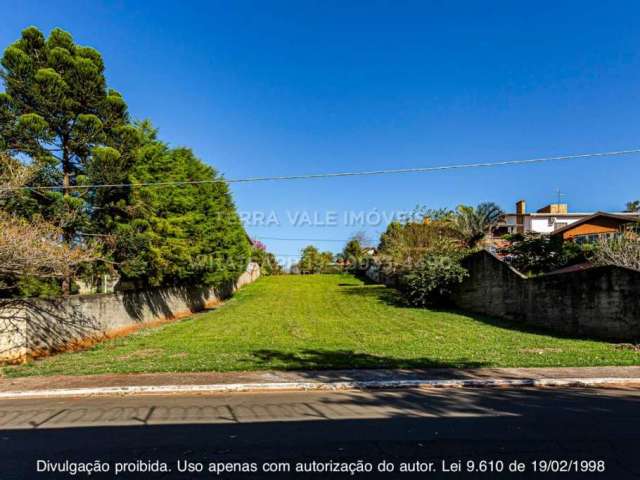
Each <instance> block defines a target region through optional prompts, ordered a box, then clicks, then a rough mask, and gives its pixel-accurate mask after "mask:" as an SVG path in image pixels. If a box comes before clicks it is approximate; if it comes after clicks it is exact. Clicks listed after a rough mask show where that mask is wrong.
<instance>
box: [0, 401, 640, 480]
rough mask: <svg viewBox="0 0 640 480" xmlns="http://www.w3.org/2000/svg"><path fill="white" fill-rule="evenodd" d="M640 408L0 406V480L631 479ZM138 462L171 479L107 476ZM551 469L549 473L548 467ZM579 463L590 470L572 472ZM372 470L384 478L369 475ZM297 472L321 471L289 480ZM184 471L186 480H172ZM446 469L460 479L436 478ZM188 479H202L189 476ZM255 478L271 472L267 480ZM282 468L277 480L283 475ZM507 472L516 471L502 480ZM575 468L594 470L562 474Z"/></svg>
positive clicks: (636, 462)
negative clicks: (89, 470) (100, 470)
mask: <svg viewBox="0 0 640 480" xmlns="http://www.w3.org/2000/svg"><path fill="white" fill-rule="evenodd" d="M639 407H640V390H631V389H496V388H493V389H433V390H423V391H420V390H403V391H390V392H340V393H337V392H336V393H328V392H292V393H259V394H243V393H235V394H229V395H207V396H142V397H98V398H77V399H57V400H26V399H22V400H3V401H0V479H2V480H5V479H14V478H15V479H21V480H22V479H31V478H36V479H38V478H42V479H44V478H103V477H104V478H163V479H164V478H172V479H173V478H181V479H196V478H302V477H304V478H340V477H343V476H349V474H345V473H342V474H340V473H327V470H331V469H334V470H335V469H342V468H349V467H351V468H356V467H355V466H356V465H358V464H357V463H356V462H358V461H359V460H362V462H363V463H361V464H359V465H360V466H361V468H368V463H370V464H371V468H372V471H371V472H370V473H356V475H354V476H353V477H355V478H369V477H379V478H403V477H409V476H411V474H409V473H401V472H400V469H401V468H403V464H404V466H409V465H412V466H415V465H416V462H419V464H418V465H419V467H420V469H422V470H428V469H431V471H430V472H425V471H423V472H422V473H420V474H419V475H416V476H419V477H420V478H614V479H622V478H639V477H640V408H639ZM38 460H41V462H39V463H40V465H41V467H42V466H44V464H45V462H46V461H49V462H51V463H49V464H48V468H49V471H48V472H38V471H37V466H38ZM67 460H68V461H70V462H75V464H72V466H73V465H75V466H78V465H79V463H78V462H94V461H95V460H100V461H101V462H103V463H102V465H103V466H106V465H108V466H109V468H110V471H109V472H108V473H107V474H104V475H100V474H96V473H94V474H93V475H91V476H88V475H86V474H85V473H77V474H76V475H70V474H68V473H52V472H51V468H52V465H54V464H55V465H57V466H58V468H64V466H65V463H64V462H65V461H67ZM138 460H140V461H141V463H140V464H136V468H138V469H144V468H145V466H147V465H149V464H150V463H149V462H151V468H159V467H160V468H161V467H162V463H161V462H164V463H165V466H166V468H167V469H170V470H171V471H170V472H166V473H160V472H158V473H156V472H151V473H150V472H146V473H132V472H130V471H124V472H120V473H119V475H118V476H117V477H115V469H116V468H125V467H126V466H125V465H124V464H125V463H129V462H136V461H138ZM482 460H485V463H484V464H483V463H481V461H482ZM555 460H558V461H559V462H558V463H554V462H551V461H555ZM575 460H577V461H578V463H568V464H563V462H562V461H575ZM589 460H592V461H594V462H593V463H592V464H588V463H580V462H581V461H589ZM178 461H180V464H178ZM313 461H316V462H318V463H316V465H315V466H314V465H313V464H312V463H311V462H313ZM458 461H461V463H459V464H458ZM541 461H542V462H544V461H547V462H550V463H547V464H546V466H547V467H550V468H552V469H557V468H563V467H564V468H567V469H568V470H569V471H568V472H566V473H557V474H553V473H539V472H538V473H536V472H534V470H533V469H534V465H536V466H538V467H541V468H544V466H545V464H544V463H540V462H541ZM597 461H601V463H599V464H598V463H596V462H597ZM154 462H155V463H154ZM186 462H189V463H188V464H187V463H186ZM381 462H388V463H386V464H385V468H386V469H389V468H390V467H389V465H393V466H394V471H393V472H388V471H387V472H384V473H379V472H378V468H379V466H380V463H381ZM443 462H444V464H443ZM468 462H469V463H468ZM470 462H473V463H470ZM490 462H493V463H490ZM501 462H503V463H501ZM534 462H538V463H537V464H534ZM320 463H321V464H322V465H319V464H320ZM118 464H120V465H119V466H118ZM210 464H213V465H214V469H215V468H217V469H222V468H227V469H242V468H245V469H254V468H255V469H256V470H257V471H256V472H249V473H246V474H244V475H243V474H240V473H237V472H236V473H232V472H228V471H227V472H223V473H220V474H218V475H216V473H215V472H213V473H210V472H208V471H207V470H208V469H209V466H210ZM298 464H306V465H304V466H305V467H306V468H312V467H314V468H315V469H316V470H324V471H323V472H322V473H306V474H303V473H297V472H296V467H297V466H299V465H298ZM185 465H188V467H189V468H191V469H192V471H191V472H180V471H179V469H180V468H184V467H185ZM457 465H460V467H459V468H460V469H461V473H456V472H455V471H447V470H452V469H454V470H455V469H456V468H457ZM200 467H202V469H203V471H202V472H198V471H193V470H194V469H195V470H198V469H199V468H200ZM264 468H273V469H279V470H281V472H280V473H278V474H276V473H266V472H263V469H264ZM287 468H289V469H290V471H289V472H288V473H286V472H282V470H286V469H287ZM482 468H484V469H485V470H486V472H484V473H481V472H480V470H481V469H482ZM510 468H512V469H513V468H519V469H522V468H523V469H524V472H522V471H521V472H517V473H509V469H510ZM583 468H584V469H586V470H590V469H595V470H598V469H604V471H603V472H602V471H601V472H598V471H595V472H592V473H587V472H584V471H579V472H576V471H575V470H576V469H578V470H580V469H583ZM468 470H471V471H468ZM492 470H493V471H492ZM498 470H502V471H498ZM353 477H351V478H353Z"/></svg>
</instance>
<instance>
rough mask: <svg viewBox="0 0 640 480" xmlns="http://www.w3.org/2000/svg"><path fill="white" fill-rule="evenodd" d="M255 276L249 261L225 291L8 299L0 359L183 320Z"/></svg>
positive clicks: (0, 326)
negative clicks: (157, 323)
mask: <svg viewBox="0 0 640 480" xmlns="http://www.w3.org/2000/svg"><path fill="white" fill-rule="evenodd" d="M259 276H260V267H259V266H258V265H257V264H255V263H250V264H249V266H248V267H247V270H246V272H244V273H243V274H242V275H241V276H240V278H239V279H238V281H237V282H236V284H235V286H233V287H231V288H229V289H227V290H224V291H220V290H215V289H212V288H209V287H200V286H182V287H168V288H155V289H150V290H142V291H130V292H118V293H112V294H104V295H75V296H71V297H68V298H61V299H55V300H33V299H30V300H25V299H16V300H12V301H11V303H10V304H9V305H8V306H7V307H6V308H4V309H3V310H2V311H0V360H8V361H16V360H20V359H23V358H25V357H27V356H29V355H40V354H44V353H48V352H52V351H56V350H61V349H64V348H68V347H70V346H72V345H73V344H82V343H91V342H94V341H97V340H99V339H101V338H104V337H105V336H112V335H118V334H123V333H127V332H129V331H131V330H134V329H136V328H138V327H140V326H143V325H148V324H153V323H156V322H162V321H167V320H172V319H176V318H180V317H184V316H187V315H190V314H192V313H194V312H198V311H200V310H203V309H204V308H206V307H209V306H213V305H215V304H217V303H219V302H220V301H221V300H224V299H225V298H227V297H229V296H230V295H232V294H233V292H234V291H235V290H236V289H238V288H240V287H242V286H243V285H246V284H248V283H251V282H253V281H255V280H256V279H257V278H258V277H259Z"/></svg>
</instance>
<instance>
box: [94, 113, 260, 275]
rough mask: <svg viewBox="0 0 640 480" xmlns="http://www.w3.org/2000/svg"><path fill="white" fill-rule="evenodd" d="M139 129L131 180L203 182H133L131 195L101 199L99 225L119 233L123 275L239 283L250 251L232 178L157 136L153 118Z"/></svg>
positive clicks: (117, 253) (119, 261) (117, 255)
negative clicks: (226, 178) (229, 183)
mask: <svg viewBox="0 0 640 480" xmlns="http://www.w3.org/2000/svg"><path fill="white" fill-rule="evenodd" d="M138 136H139V138H138V141H139V143H140V145H141V146H140V148H139V149H138V151H137V155H136V158H135V160H134V162H133V165H132V167H131V169H130V171H129V173H128V177H127V178H128V182H131V183H158V182H204V183H199V184H184V185H161V186H152V187H140V188H133V189H131V190H130V192H129V195H128V197H127V198H126V199H120V200H118V199H117V198H115V199H113V201H107V200H104V201H103V202H102V203H103V204H104V205H106V206H105V208H102V209H100V211H99V212H96V216H95V219H96V225H97V228H98V230H99V231H103V232H108V233H109V234H112V235H113V236H114V237H115V238H116V239H117V244H116V245H115V248H114V260H115V261H116V262H117V264H118V265H119V268H120V273H121V275H122V276H123V279H124V280H125V281H127V280H128V281H131V282H134V283H136V284H138V285H141V286H144V285H152V286H156V285H166V284H172V283H179V282H184V281H190V282H193V283H204V284H210V285H218V286H222V285H224V284H230V283H233V282H235V280H236V279H237V278H238V276H239V275H240V274H241V273H242V272H243V271H244V270H245V268H246V266H247V263H248V261H249V259H250V254H251V250H250V243H249V240H248V238H247V235H246V232H245V230H244V228H243V226H242V224H241V222H240V219H239V217H238V215H237V212H236V209H235V205H234V203H233V200H232V198H231V194H230V192H229V188H228V186H227V184H226V183H225V182H224V181H223V179H222V178H221V177H220V176H218V174H217V173H216V171H215V170H214V169H213V168H211V167H209V166H207V165H205V164H204V163H203V162H202V161H200V160H199V159H198V158H197V157H196V156H195V155H194V154H193V152H191V150H189V149H187V148H175V149H172V148H169V147H168V146H167V145H166V144H165V143H163V142H161V141H160V140H158V139H157V134H156V131H155V129H153V127H152V126H151V124H150V123H149V122H142V123H141V124H140V125H139V126H138ZM110 192H111V191H110V190H107V191H106V192H103V193H102V195H111V194H112V193H110Z"/></svg>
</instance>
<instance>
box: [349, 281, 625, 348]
mask: <svg viewBox="0 0 640 480" xmlns="http://www.w3.org/2000/svg"><path fill="white" fill-rule="evenodd" d="M341 291H342V293H344V294H345V295H352V296H356V297H361V298H369V299H373V300H374V301H377V302H381V303H384V304H385V305H389V306H392V307H397V308H411V309H415V310H422V309H421V308H418V307H415V306H412V305H411V304H409V302H408V301H407V300H406V299H405V298H404V297H403V296H402V294H401V293H400V292H399V291H398V290H396V289H394V288H391V287H387V286H385V285H380V284H377V285H375V286H349V287H348V288H345V289H343V290H341ZM428 310H429V311H430V312H435V313H444V314H450V315H462V316H464V317H467V318H470V319H472V320H477V321H478V322H482V323H484V324H487V325H490V326H492V327H496V328H499V329H502V330H510V331H515V332H520V333H528V334H532V335H544V336H553V337H555V338H561V339H573V340H576V339H583V340H596V341H601V342H602V341H605V340H602V339H601V338H597V337H594V336H589V335H584V334H571V333H567V332H560V331H557V330H553V329H550V328H545V327H542V326H537V325H531V324H527V323H524V322H518V321H515V320H507V319H503V318H496V317H491V316H488V315H484V314H481V313H475V312H470V311H468V310H461V309H459V308H455V307H454V306H442V307H431V308H429V309H428ZM608 343H616V342H613V341H610V342H608Z"/></svg>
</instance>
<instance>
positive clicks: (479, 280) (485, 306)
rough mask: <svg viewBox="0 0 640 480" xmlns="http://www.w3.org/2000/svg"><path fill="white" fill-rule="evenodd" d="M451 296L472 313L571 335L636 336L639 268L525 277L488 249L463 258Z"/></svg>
mask: <svg viewBox="0 0 640 480" xmlns="http://www.w3.org/2000/svg"><path fill="white" fill-rule="evenodd" d="M464 266H465V267H466V268H467V269H468V270H469V274H470V275H469V277H468V278H467V279H466V280H464V281H463V283H462V284H461V285H460V287H459V288H458V289H457V291H456V293H455V294H454V295H453V297H452V299H453V301H454V303H455V304H456V305H457V306H458V307H460V308H462V309H464V310H469V311H472V312H477V313H482V314H486V315H490V316H495V317H500V318H505V319H509V320H513V321H516V322H522V323H525V324H528V325H533V326H539V327H544V328H548V329H551V330H554V331H557V332H561V333H567V334H571V335H585V336H592V337H597V338H603V339H608V340H636V339H639V338H640V272H639V271H636V270H631V269H627V268H622V267H616V266H607V267H594V268H590V269H587V270H582V271H577V272H567V273H559V274H547V275H542V276H539V277H533V278H527V277H525V276H523V275H522V274H520V273H519V272H517V271H516V270H514V269H512V268H511V267H509V265H507V264H506V263H504V262H502V261H500V260H498V259H497V258H496V257H494V256H493V255H492V254H490V253H488V252H478V253H477V254H474V255H472V256H470V257H468V258H467V259H465V261H464Z"/></svg>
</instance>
